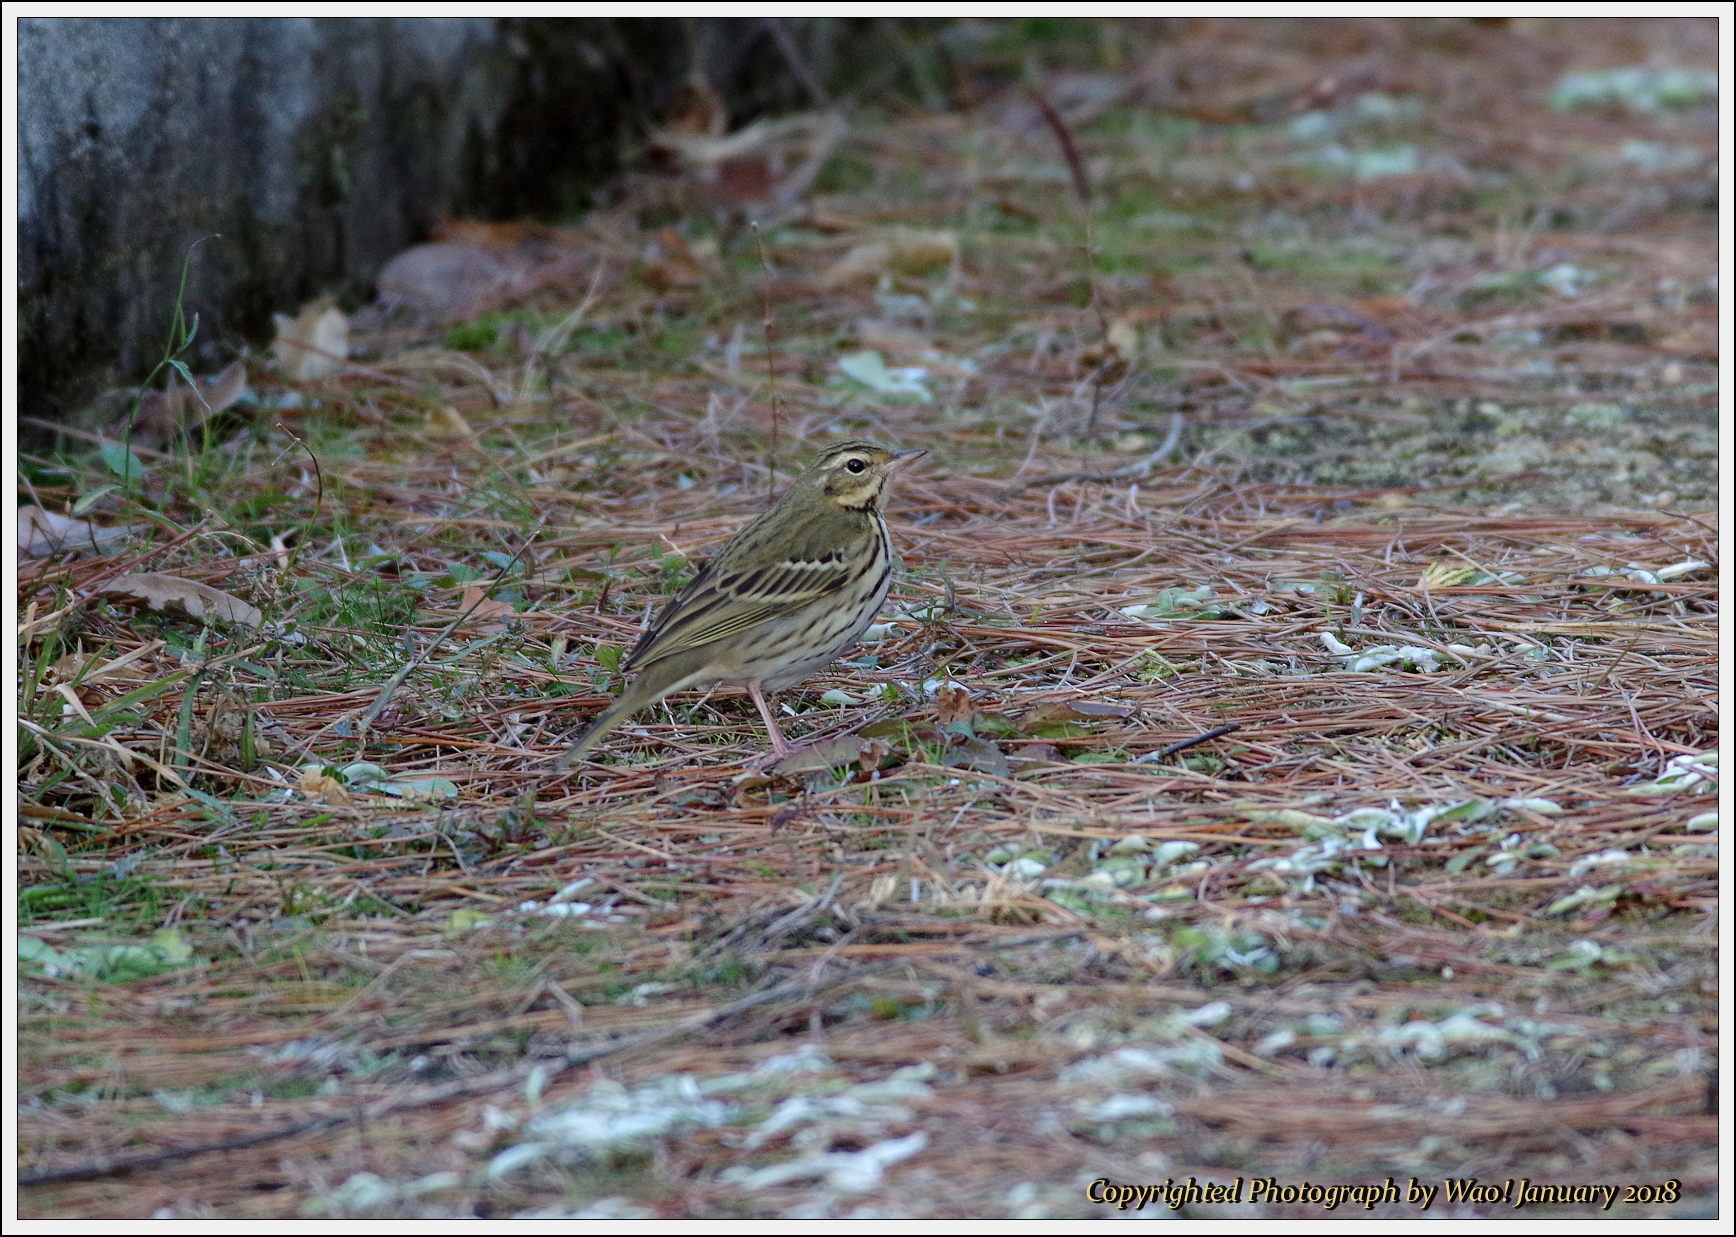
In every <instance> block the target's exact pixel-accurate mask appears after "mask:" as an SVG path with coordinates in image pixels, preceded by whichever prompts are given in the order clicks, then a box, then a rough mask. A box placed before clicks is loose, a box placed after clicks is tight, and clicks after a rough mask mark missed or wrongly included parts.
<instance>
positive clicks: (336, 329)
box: [271, 297, 350, 382]
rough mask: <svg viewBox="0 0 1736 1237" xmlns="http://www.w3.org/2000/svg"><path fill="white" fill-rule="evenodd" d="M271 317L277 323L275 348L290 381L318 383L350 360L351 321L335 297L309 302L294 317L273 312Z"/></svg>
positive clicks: (280, 369) (278, 364)
mask: <svg viewBox="0 0 1736 1237" xmlns="http://www.w3.org/2000/svg"><path fill="white" fill-rule="evenodd" d="M271 320H272V321H273V322H275V323H276V324H277V338H276V339H274V340H272V341H271V351H272V354H273V355H274V356H276V357H277V369H278V372H279V373H280V374H282V375H283V377H284V378H286V379H288V380H289V381H290V382H318V381H320V380H321V379H323V378H329V377H331V376H332V375H333V374H336V373H339V372H340V371H342V370H343V368H344V366H345V365H346V364H347V363H348V360H349V355H350V320H349V319H348V318H347V317H345V316H344V313H343V311H342V310H340V309H339V308H338V307H337V306H336V305H334V304H332V302H331V298H329V297H321V298H319V299H318V300H314V301H309V302H308V303H307V304H306V305H303V306H302V308H301V312H300V313H298V314H296V316H295V317H293V318H291V317H289V316H288V315H287V314H273V315H272V316H271Z"/></svg>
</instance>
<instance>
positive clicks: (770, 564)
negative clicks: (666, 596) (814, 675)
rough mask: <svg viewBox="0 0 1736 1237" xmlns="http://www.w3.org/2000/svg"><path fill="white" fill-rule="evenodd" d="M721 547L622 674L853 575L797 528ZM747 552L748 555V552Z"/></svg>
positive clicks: (843, 561)
mask: <svg viewBox="0 0 1736 1237" xmlns="http://www.w3.org/2000/svg"><path fill="white" fill-rule="evenodd" d="M752 531H753V528H752V526H750V527H749V528H748V529H744V530H743V533H742V535H741V536H739V537H738V538H737V539H736V540H735V541H732V542H731V543H730V544H729V545H727V546H725V547H724V548H723V551H722V552H721V553H720V554H719V555H718V556H717V557H716V558H714V559H712V560H711V562H709V563H707V564H706V565H705V567H704V568H703V569H702V570H701V571H700V573H699V574H698V575H697V576H695V577H693V579H692V580H690V581H689V582H688V584H687V587H686V588H684V589H682V590H681V591H680V592H679V593H677V594H676V595H675V598H674V600H672V601H671V602H670V603H669V604H668V605H667V606H665V607H664V609H663V611H662V613H660V614H659V615H658V616H657V617H656V618H655V619H654V620H653V621H652V623H651V625H650V626H649V627H648V628H646V630H645V634H644V635H642V636H640V637H639V642H638V643H637V644H635V645H634V646H633V650H632V652H630V653H629V654H628V655H627V658H626V661H625V662H624V663H623V665H622V669H633V670H640V669H643V668H644V667H646V666H648V665H650V664H651V663H652V662H655V661H660V660H662V659H663V658H665V657H668V656H670V655H671V654H674V653H680V652H685V651H686V650H688V649H694V648H698V647H700V646H701V645H706V644H711V643H713V642H714V641H717V640H721V639H723V638H724V637H725V636H730V635H734V634H735V633H736V632H739V631H742V630H744V629H746V628H749V627H752V626H753V625H754V624H755V623H760V622H764V621H765V620H766V619H769V618H775V617H777V616H778V615H780V614H787V613H789V612H790V611H792V610H797V609H800V608H801V607H803V606H806V605H809V604H811V603H813V602H816V601H820V600H821V599H823V598H825V597H827V596H828V595H830V594H833V593H836V592H838V591H839V590H840V589H842V588H843V587H844V586H845V585H846V584H848V583H849V582H850V579H851V577H852V575H853V574H854V572H855V571H856V570H858V566H857V564H855V563H853V562H852V561H851V558H850V556H849V555H848V554H846V552H845V551H843V550H841V549H839V548H837V545H836V543H835V542H833V543H832V545H831V548H822V546H823V545H824V544H825V539H823V538H815V537H808V536H803V535H802V532H803V531H804V530H790V532H791V533H793V534H794V535H789V536H785V537H781V538H779V540H780V541H781V542H783V544H782V545H778V546H771V545H767V544H764V543H762V542H760V541H758V539H756V538H752V537H750V536H749V535H748V534H749V533H751V532H752ZM750 549H751V552H749V551H750Z"/></svg>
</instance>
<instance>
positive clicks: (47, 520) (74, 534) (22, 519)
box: [18, 507, 144, 558]
mask: <svg viewBox="0 0 1736 1237" xmlns="http://www.w3.org/2000/svg"><path fill="white" fill-rule="evenodd" d="M142 528H144V525H142V524H117V525H114V526H113V527H110V528H102V527H99V526H98V525H95V524H92V523H91V522H90V521H89V520H79V519H74V518H73V517H72V516H69V515H57V514H56V513H55V512H53V511H44V510H43V509H42V508H41V507H20V508H18V553H19V554H21V555H23V556H24V557H26V558H41V557H42V556H43V555H45V554H53V553H54V552H55V551H56V550H101V549H102V548H103V547H104V546H107V545H112V544H114V543H115V542H118V541H125V540H126V539H127V538H128V537H131V536H133V535H135V534H136V533H138V532H139V531H140V530H141V529H142Z"/></svg>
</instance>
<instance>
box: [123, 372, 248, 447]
mask: <svg viewBox="0 0 1736 1237" xmlns="http://www.w3.org/2000/svg"><path fill="white" fill-rule="evenodd" d="M246 390H247V366H246V365H244V364H242V363H241V362H240V361H231V362H230V363H229V364H228V365H227V366H225V367H224V369H223V372H222V373H220V374H218V375H217V376H216V377H215V378H207V379H205V380H203V381H200V382H197V383H196V384H195V385H194V386H193V387H188V386H187V384H186V383H184V382H182V381H181V379H180V377H179V375H178V373H177V372H176V371H175V370H173V369H171V370H170V371H169V378H168V383H167V385H166V386H165V387H164V388H163V389H162V390H161V391H152V392H151V393H150V394H148V395H146V396H145V397H144V398H143V399H142V400H140V401H139V408H138V411H137V412H136V413H135V414H134V415H133V417H132V419H131V422H130V425H129V430H130V433H131V442H132V443H133V444H134V445H142V446H147V447H155V446H161V445H162V444H163V443H165V442H167V441H168V440H169V439H170V438H172V437H174V435H176V434H177V433H180V432H181V431H182V430H191V429H194V428H196V427H197V426H199V425H200V424H202V423H203V422H205V421H207V420H209V419H210V418H211V417H214V416H216V415H217V414H218V413H220V412H222V411H223V410H224V409H226V408H228V407H229V406H230V405H232V404H234V403H235V401H236V400H238V399H240V398H241V396H242V394H243V393H244V392H245V391H246Z"/></svg>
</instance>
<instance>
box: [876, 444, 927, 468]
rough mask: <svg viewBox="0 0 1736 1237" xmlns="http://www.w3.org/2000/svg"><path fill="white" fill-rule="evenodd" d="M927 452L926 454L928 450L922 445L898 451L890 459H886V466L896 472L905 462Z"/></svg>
mask: <svg viewBox="0 0 1736 1237" xmlns="http://www.w3.org/2000/svg"><path fill="white" fill-rule="evenodd" d="M927 454H928V451H927V450H926V449H925V448H923V447H917V448H916V449H915V450H913V451H900V452H898V453H897V454H896V455H894V456H893V457H892V458H891V459H889V460H887V461H886V466H887V468H889V469H891V470H892V471H893V472H897V471H898V470H899V469H901V468H903V467H904V466H905V465H906V464H909V463H911V462H912V461H914V460H918V459H921V458H922V457H923V456H925V455H927Z"/></svg>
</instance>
